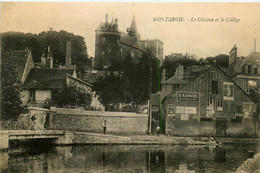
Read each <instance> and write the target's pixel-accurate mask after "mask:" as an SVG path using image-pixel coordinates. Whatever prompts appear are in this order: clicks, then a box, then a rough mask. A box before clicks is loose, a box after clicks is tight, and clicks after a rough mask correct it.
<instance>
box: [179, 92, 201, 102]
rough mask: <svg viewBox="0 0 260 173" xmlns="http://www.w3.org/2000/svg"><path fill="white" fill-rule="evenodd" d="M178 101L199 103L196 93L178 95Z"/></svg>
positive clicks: (180, 93)
mask: <svg viewBox="0 0 260 173" xmlns="http://www.w3.org/2000/svg"><path fill="white" fill-rule="evenodd" d="M178 100H179V101H199V94H198V93H182V92H179V93H178Z"/></svg>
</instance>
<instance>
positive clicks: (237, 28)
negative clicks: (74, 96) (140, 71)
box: [0, 2, 260, 58]
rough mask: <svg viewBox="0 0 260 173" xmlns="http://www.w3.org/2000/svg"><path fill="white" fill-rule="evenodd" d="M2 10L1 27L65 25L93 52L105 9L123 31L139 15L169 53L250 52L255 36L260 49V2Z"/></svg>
mask: <svg viewBox="0 0 260 173" xmlns="http://www.w3.org/2000/svg"><path fill="white" fill-rule="evenodd" d="M0 14H1V16H0V31H1V32H7V31H19V32H24V33H28V32H29V33H40V32H42V31H47V30H49V28H53V29H54V30H56V31H59V30H65V31H68V32H72V33H74V34H76V35H81V36H83V37H84V38H85V42H86V45H87V48H88V54H89V55H90V56H94V52H95V29H96V28H97V27H98V25H99V24H100V23H101V22H104V21H105V15H106V14H108V16H109V21H110V20H112V17H114V18H118V23H119V30H120V31H123V32H126V29H127V27H129V26H130V24H131V21H132V19H133V16H135V20H136V24H137V28H138V31H139V34H140V35H141V39H160V40H161V41H162V42H163V43H164V55H169V54H171V53H191V54H195V55H197V57H198V58H205V57H208V56H216V55H218V54H228V53H229V51H230V50H231V48H232V47H233V46H234V45H235V44H236V46H237V47H238V55H240V56H247V55H248V54H249V53H250V52H251V51H252V50H254V40H255V39H256V50H257V51H260V3H158V2H153V3H137V2H128V3H122V2H121V3H115V2H110V3H104V2H100V3H97V2H77V3H75V2H73V3H72V2H1V13H0ZM171 17H172V18H171ZM170 18H171V19H172V20H171V21H170V20H169V19H170ZM176 18H178V19H179V18H182V21H176ZM221 18H222V19H223V21H222V20H221ZM157 19H158V20H157ZM199 19H200V21H198V20H199ZM201 19H202V21H201ZM159 20H160V21H159ZM194 20H195V21H194ZM211 20H213V22H212V21H211Z"/></svg>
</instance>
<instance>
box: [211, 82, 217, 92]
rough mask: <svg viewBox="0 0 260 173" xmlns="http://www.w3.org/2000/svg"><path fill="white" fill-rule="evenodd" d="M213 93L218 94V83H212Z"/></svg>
mask: <svg viewBox="0 0 260 173" xmlns="http://www.w3.org/2000/svg"><path fill="white" fill-rule="evenodd" d="M211 93H212V94H218V81H211Z"/></svg>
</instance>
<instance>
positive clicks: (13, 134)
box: [0, 121, 65, 149]
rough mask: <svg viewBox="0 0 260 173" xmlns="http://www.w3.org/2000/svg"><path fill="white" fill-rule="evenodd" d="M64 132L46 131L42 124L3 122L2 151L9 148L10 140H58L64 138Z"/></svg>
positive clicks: (0, 132) (0, 124) (0, 127)
mask: <svg viewBox="0 0 260 173" xmlns="http://www.w3.org/2000/svg"><path fill="white" fill-rule="evenodd" d="M64 133H65V132H64V131H62V130H46V129H45V128H44V126H43V124H42V123H37V122H30V123H27V122H19V121H1V122H0V149H7V148H9V141H10V140H24V139H58V138H60V137H63V136H64Z"/></svg>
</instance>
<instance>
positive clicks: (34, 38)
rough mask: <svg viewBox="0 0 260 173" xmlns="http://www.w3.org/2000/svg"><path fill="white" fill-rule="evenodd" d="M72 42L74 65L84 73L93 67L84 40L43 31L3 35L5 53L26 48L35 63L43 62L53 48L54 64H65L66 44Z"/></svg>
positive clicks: (76, 36)
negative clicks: (42, 57) (47, 50)
mask: <svg viewBox="0 0 260 173" xmlns="http://www.w3.org/2000/svg"><path fill="white" fill-rule="evenodd" d="M68 41H70V42H71V45H72V49H71V58H72V64H75V65H76V66H77V68H78V71H79V72H84V69H85V67H87V66H91V60H90V59H89V58H88V53H87V46H86V43H85V41H84V38H83V37H82V36H79V35H74V34H73V33H68V32H66V31H63V30H61V31H59V32H58V31H54V30H51V29H50V30H49V31H43V32H41V33H39V34H31V33H26V34H25V33H21V32H6V33H1V43H2V44H1V48H2V49H3V50H5V51H9V50H24V49H25V48H26V47H28V48H30V49H31V51H32V56H33V60H34V62H40V61H41V55H42V54H43V52H44V51H45V50H46V49H47V47H48V46H50V47H51V50H52V53H53V57H54V60H53V61H54V64H58V65H59V64H60V63H61V64H65V59H66V44H67V42H68Z"/></svg>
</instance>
